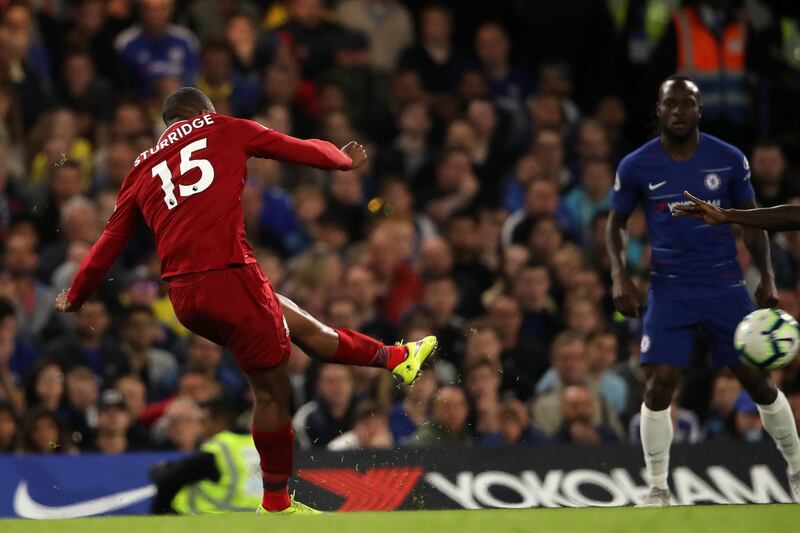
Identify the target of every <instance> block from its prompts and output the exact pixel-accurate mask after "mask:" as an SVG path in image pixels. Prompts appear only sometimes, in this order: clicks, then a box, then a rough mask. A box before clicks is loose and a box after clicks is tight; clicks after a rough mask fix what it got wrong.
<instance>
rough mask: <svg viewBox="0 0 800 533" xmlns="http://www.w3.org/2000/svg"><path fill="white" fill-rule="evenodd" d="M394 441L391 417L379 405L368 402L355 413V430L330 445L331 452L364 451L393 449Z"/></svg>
mask: <svg viewBox="0 0 800 533" xmlns="http://www.w3.org/2000/svg"><path fill="white" fill-rule="evenodd" d="M393 445H394V439H393V438H392V432H391V431H390V429H389V417H388V415H387V413H386V411H385V410H384V409H383V408H381V407H380V406H379V405H378V404H377V403H375V402H372V401H369V400H366V401H364V402H362V403H360V404H359V405H358V406H356V409H355V411H354V412H353V429H351V430H350V431H348V432H346V433H342V434H341V435H339V436H338V437H336V438H335V439H333V440H332V441H331V442H330V443H329V444H328V449H329V450H334V451H343V450H363V449H369V448H392V447H393Z"/></svg>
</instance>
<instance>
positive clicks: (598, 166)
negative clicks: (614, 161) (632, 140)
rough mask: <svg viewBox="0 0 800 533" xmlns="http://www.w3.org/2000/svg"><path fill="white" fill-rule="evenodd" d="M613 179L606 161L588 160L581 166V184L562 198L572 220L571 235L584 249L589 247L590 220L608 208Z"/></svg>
mask: <svg viewBox="0 0 800 533" xmlns="http://www.w3.org/2000/svg"><path fill="white" fill-rule="evenodd" d="M613 179H614V177H613V171H612V169H611V165H609V164H608V162H607V161H605V160H603V159H591V160H588V161H586V162H585V163H584V165H583V173H582V175H581V184H580V185H579V186H578V187H575V188H574V189H572V190H571V191H570V192H569V193H567V195H566V196H565V197H564V205H565V207H566V209H567V210H568V211H569V214H570V218H571V220H572V234H573V236H574V237H575V240H576V241H577V242H579V243H581V245H582V246H583V247H584V248H586V247H588V246H589V236H590V225H591V222H592V219H593V218H594V217H595V216H596V215H597V213H599V212H601V211H607V210H608V209H609V207H610V202H611V183H612V181H613Z"/></svg>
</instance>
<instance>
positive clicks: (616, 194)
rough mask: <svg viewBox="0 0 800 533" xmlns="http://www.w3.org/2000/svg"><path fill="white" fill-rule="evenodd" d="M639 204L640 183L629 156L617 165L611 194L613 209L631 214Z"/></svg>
mask: <svg viewBox="0 0 800 533" xmlns="http://www.w3.org/2000/svg"><path fill="white" fill-rule="evenodd" d="M638 204H639V184H638V181H637V180H636V176H635V174H634V172H633V170H632V168H631V163H630V161H628V158H625V159H623V160H622V162H621V163H620V164H619V167H617V176H616V178H615V179H614V190H613V192H612V194H611V209H613V210H614V211H616V212H617V213H620V214H621V215H630V214H631V213H632V212H633V210H634V209H636V206H637V205H638Z"/></svg>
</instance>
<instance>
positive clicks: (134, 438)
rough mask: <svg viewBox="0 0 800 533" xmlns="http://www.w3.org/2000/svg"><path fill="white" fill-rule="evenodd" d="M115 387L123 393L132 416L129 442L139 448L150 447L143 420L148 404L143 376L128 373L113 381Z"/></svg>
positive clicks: (127, 408) (126, 407) (126, 406)
mask: <svg viewBox="0 0 800 533" xmlns="http://www.w3.org/2000/svg"><path fill="white" fill-rule="evenodd" d="M113 387H114V389H116V390H118V391H119V393H120V394H121V395H122V399H123V400H124V401H125V409H126V410H127V411H128V414H129V415H130V418H131V425H130V428H129V429H128V442H129V443H130V444H131V446H132V447H135V448H138V449H147V448H150V447H151V443H150V436H149V435H148V433H147V428H146V427H145V425H144V424H143V423H142V421H141V417H142V415H143V413H144V411H145V408H146V406H147V387H146V386H145V384H144V382H143V381H142V378H140V377H139V376H137V375H135V374H127V375H125V376H121V377H119V378H117V380H116V381H114V383H113Z"/></svg>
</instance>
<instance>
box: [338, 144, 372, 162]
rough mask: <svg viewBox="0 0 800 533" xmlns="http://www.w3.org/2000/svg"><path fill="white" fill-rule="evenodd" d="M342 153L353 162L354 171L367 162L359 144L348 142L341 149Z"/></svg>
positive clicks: (362, 148)
mask: <svg viewBox="0 0 800 533" xmlns="http://www.w3.org/2000/svg"><path fill="white" fill-rule="evenodd" d="M342 153H343V154H344V155H346V156H347V157H349V158H350V160H351V161H352V162H353V167H352V168H353V169H356V168H358V167H360V166H361V165H363V164H364V163H366V162H367V151H366V150H365V149H364V146H362V145H361V144H359V143H357V142H355V141H350V142H349V143H347V144H346V145H344V147H342Z"/></svg>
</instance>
